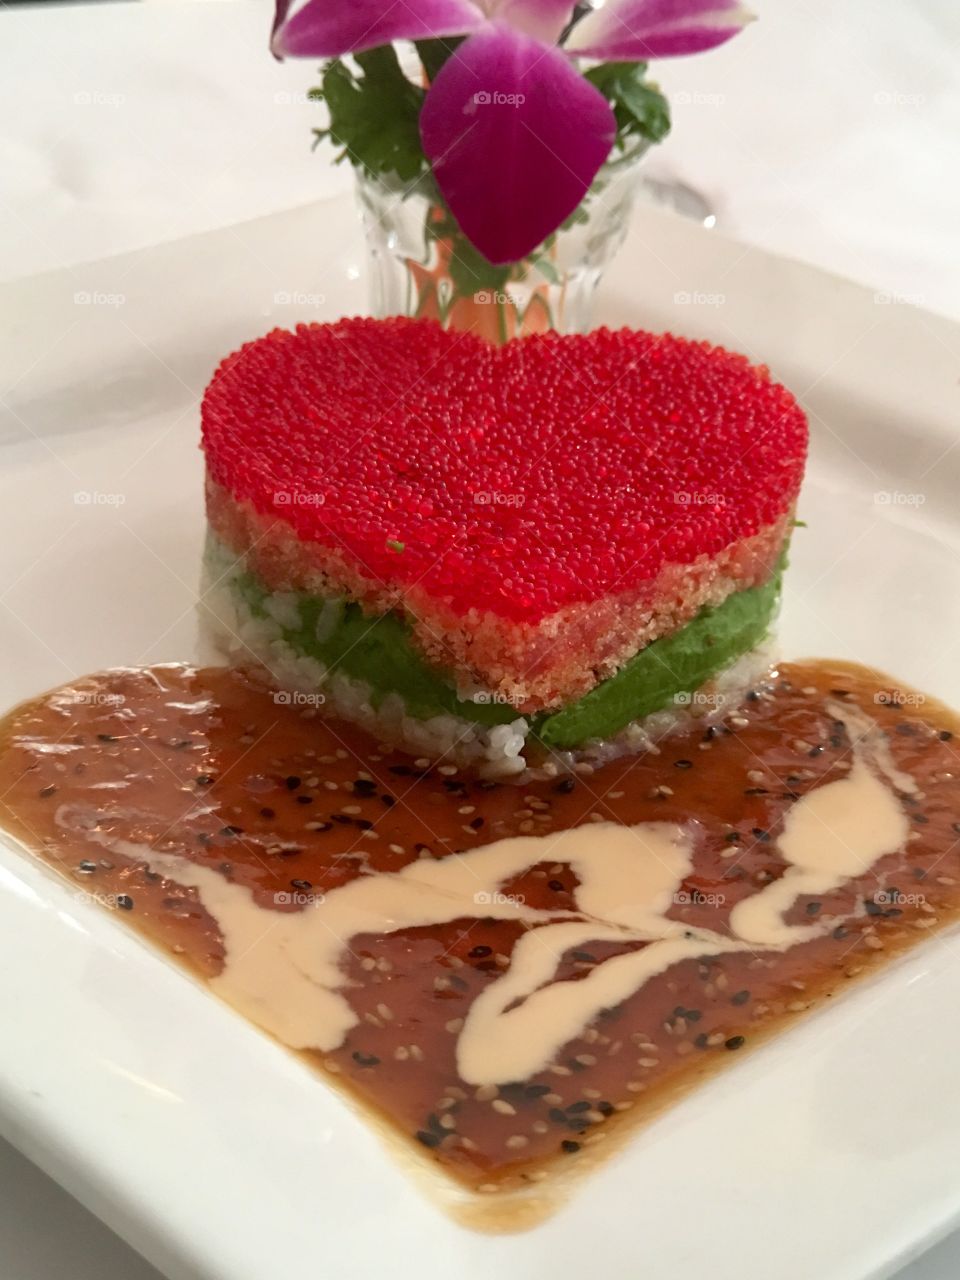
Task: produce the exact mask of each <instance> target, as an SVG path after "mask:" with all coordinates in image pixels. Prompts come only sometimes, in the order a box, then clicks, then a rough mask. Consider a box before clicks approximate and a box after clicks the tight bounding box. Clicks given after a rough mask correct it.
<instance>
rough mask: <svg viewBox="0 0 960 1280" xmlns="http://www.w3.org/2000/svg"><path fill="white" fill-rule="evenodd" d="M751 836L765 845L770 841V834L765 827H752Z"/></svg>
mask: <svg viewBox="0 0 960 1280" xmlns="http://www.w3.org/2000/svg"><path fill="white" fill-rule="evenodd" d="M750 830H751V834H752V835H753V836H754V837H755V838H756V839H757V840H760V841H762V842H763V843H764V844H765V843H766V842H767V841H768V840H769V839H770V832H769V831H765V830H764V829H763V827H751V829H750Z"/></svg>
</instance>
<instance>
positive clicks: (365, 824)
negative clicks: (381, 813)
mask: <svg viewBox="0 0 960 1280" xmlns="http://www.w3.org/2000/svg"><path fill="white" fill-rule="evenodd" d="M353 825H354V826H355V827H357V828H359V830H360V831H372V830H373V823H372V822H371V821H370V819H369V818H354V820H353Z"/></svg>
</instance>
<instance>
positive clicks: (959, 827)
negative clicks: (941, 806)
mask: <svg viewBox="0 0 960 1280" xmlns="http://www.w3.org/2000/svg"><path fill="white" fill-rule="evenodd" d="M952 825H953V829H954V831H955V832H956V833H957V835H958V836H960V822H954V823H953V824H952Z"/></svg>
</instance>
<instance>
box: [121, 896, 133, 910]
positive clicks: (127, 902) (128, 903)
mask: <svg viewBox="0 0 960 1280" xmlns="http://www.w3.org/2000/svg"><path fill="white" fill-rule="evenodd" d="M117 906H118V907H119V908H120V910H121V911H132V910H133V899H132V898H131V897H130V895H129V893H118V894H117Z"/></svg>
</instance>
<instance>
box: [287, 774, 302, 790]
mask: <svg viewBox="0 0 960 1280" xmlns="http://www.w3.org/2000/svg"><path fill="white" fill-rule="evenodd" d="M299 785H300V779H299V778H298V777H297V775H296V774H295V773H291V774H290V776H289V777H288V778H284V786H285V787H286V788H287V790H288V791H296V789H297V787H299Z"/></svg>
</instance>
